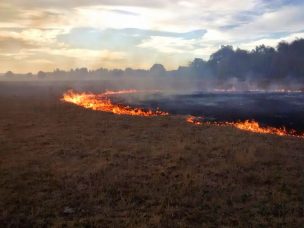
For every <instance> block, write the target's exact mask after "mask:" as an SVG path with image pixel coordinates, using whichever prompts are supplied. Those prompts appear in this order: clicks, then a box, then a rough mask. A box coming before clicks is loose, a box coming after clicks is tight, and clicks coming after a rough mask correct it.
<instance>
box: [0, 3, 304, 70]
mask: <svg viewBox="0 0 304 228" xmlns="http://www.w3.org/2000/svg"><path fill="white" fill-rule="evenodd" d="M303 11H304V3H303V1H300V0H267V1H266V0H242V1H239V0H226V1H214V0H178V1H176V0H167V1H163V0H155V1H143V0H66V1H62V0H41V1H34V0H10V1H2V2H1V3H0V15H1V18H0V49H1V53H0V64H1V66H4V69H6V70H9V69H10V67H12V66H13V65H14V68H13V69H17V68H18V67H17V65H16V64H15V63H13V62H12V63H9V59H10V60H11V61H16V58H19V60H20V59H22V60H23V61H22V63H20V62H19V65H20V69H21V68H22V69H24V70H25V69H26V70H27V69H28V67H27V66H26V64H28V65H30V66H32V67H33V68H35V69H37V68H38V67H45V69H51V68H52V67H55V66H56V64H57V65H58V66H57V67H64V68H68V66H69V64H70V67H73V66H76V67H77V65H76V64H80V65H82V64H87V66H92V67H96V66H97V64H99V66H105V67H125V66H128V65H129V66H133V67H142V66H145V67H146V66H147V67H148V66H149V65H151V64H153V62H162V61H163V63H164V64H167V65H168V66H169V67H167V68H170V67H175V66H177V65H176V64H187V62H189V61H191V60H192V59H193V58H195V57H203V58H205V59H208V58H209V55H210V54H211V53H212V52H213V51H215V50H216V49H218V48H219V47H220V46H221V45H224V44H231V45H234V46H240V47H244V48H246V49H250V48H252V47H253V46H254V45H258V44H261V43H262V42H264V43H265V44H267V45H274V44H275V43H276V41H278V40H281V39H283V38H287V39H290V37H294V35H295V34H297V36H302V37H303V33H302V31H303V21H304V16H303V15H304V14H303V13H302V12H303ZM77 55H79V56H77ZM17 56H18V57H17ZM39 59H40V60H41V61H39ZM21 65H22V66H21Z"/></svg>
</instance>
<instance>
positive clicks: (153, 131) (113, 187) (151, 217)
mask: <svg viewBox="0 0 304 228" xmlns="http://www.w3.org/2000/svg"><path fill="white" fill-rule="evenodd" d="M68 87H69V86H68V85H64V83H61V85H60V86H59V85H57V84H55V83H53V84H52V85H49V84H43V85H42V84H41V83H37V82H36V83H35V84H33V83H25V84H24V83H17V82H16V83H14V82H10V83H1V84H0V108H1V111H0V162H1V163H0V181H1V184H0V186H1V187H0V208H1V214H0V223H1V224H4V225H5V226H11V227H16V226H20V227H23V226H24V227H29V226H30V227H33V226H55V227H56V226H57V227H61V226H99V227H202V226H207V227H216V226H227V227H235V226H242V227H248V226H254V227H255V226H259V227H269V226H284V227H285V226H290V227H300V226H301V225H302V224H303V222H304V219H303V218H304V194H303V192H304V173H303V167H304V155H303V152H304V140H303V139H299V138H294V137H280V136H275V135H266V134H256V133H250V132H244V131H240V130H238V129H235V128H233V127H229V126H227V127H222V126H207V125H202V126H194V125H191V124H189V123H187V122H185V121H181V118H180V116H178V115H177V116H159V117H158V116H156V117H140V116H138V117H137V116H124V115H113V114H111V113H104V112H97V111H92V110H88V109H83V108H81V107H78V106H75V105H73V104H68V103H63V102H62V101H60V98H61V96H62V94H63V92H64V91H66V89H67V88H68ZM20 88H22V89H20ZM82 88H84V89H86V88H85V85H83V87H82ZM94 89H97V88H93V89H92V90H94Z"/></svg>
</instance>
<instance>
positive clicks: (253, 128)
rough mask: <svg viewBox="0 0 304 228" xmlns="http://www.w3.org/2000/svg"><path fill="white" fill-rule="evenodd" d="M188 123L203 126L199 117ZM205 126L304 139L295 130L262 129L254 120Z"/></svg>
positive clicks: (189, 117) (303, 135)
mask: <svg viewBox="0 0 304 228" xmlns="http://www.w3.org/2000/svg"><path fill="white" fill-rule="evenodd" d="M186 121H187V122H188V123H191V124H194V125H202V124H203V122H201V121H199V120H198V119H197V117H194V116H188V117H187V118H186ZM204 124H206V125H214V126H232V127H235V128H237V129H240V130H243V131H250V132H254V133H259V134H272V135H279V136H294V137H298V138H304V133H303V134H298V133H297V132H296V131H295V130H290V131H287V130H286V129H285V128H275V127H269V126H267V127H261V126H260V124H259V123H258V122H256V121H254V120H245V121H243V122H242V121H238V122H204Z"/></svg>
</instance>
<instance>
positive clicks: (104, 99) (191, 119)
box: [62, 90, 304, 138]
mask: <svg viewBox="0 0 304 228" xmlns="http://www.w3.org/2000/svg"><path fill="white" fill-rule="evenodd" d="M139 92H142V91H137V90H120V91H106V92H104V93H100V94H93V93H87V92H83V93H77V92H74V91H72V90H69V91H67V92H66V93H64V94H63V98H62V101H65V102H68V103H73V104H75V105H78V106H81V107H84V108H87V109H92V110H95V111H103V112H111V113H114V114H118V115H131V116H167V115H169V113H167V112H163V111H160V110H159V109H157V110H155V111H153V110H151V109H149V110H146V109H142V108H133V107H130V106H127V105H122V104H114V103H113V102H112V101H111V99H110V98H109V97H110V96H113V95H120V94H133V93H139ZM186 121H187V122H188V123H191V124H194V125H203V124H204V125H214V126H233V127H235V128H238V129H240V130H243V131H250V132H254V133H260V134H273V135H279V136H295V137H299V138H304V133H303V134H298V133H297V132H296V131H295V130H290V131H287V130H286V129H285V128H275V127H262V126H260V124H259V123H258V122H256V121H254V120H245V121H243V122H241V121H238V122H207V121H202V117H195V116H187V117H186Z"/></svg>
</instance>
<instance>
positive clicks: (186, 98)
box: [127, 92, 304, 132]
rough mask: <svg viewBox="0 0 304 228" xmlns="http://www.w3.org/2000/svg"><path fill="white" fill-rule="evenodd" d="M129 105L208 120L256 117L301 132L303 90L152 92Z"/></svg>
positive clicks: (303, 126) (303, 129)
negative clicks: (152, 93) (287, 91)
mask: <svg viewBox="0 0 304 228" xmlns="http://www.w3.org/2000/svg"><path fill="white" fill-rule="evenodd" d="M127 100H131V102H130V103H129V104H131V105H137V106H141V107H153V108H156V107H160V109H161V110H165V111H168V112H169V113H171V114H182V115H194V116H204V117H205V119H206V120H208V121H238V120H248V119H249V120H256V121H258V122H260V123H261V124H262V125H265V126H274V127H286V128H287V129H294V130H297V131H298V132H304V118H303V117H304V93H254V92H247V93H195V94H186V95H170V96H168V95H162V94H154V95H151V96H145V97H144V99H138V98H136V95H133V99H130V98H129V99H127Z"/></svg>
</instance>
